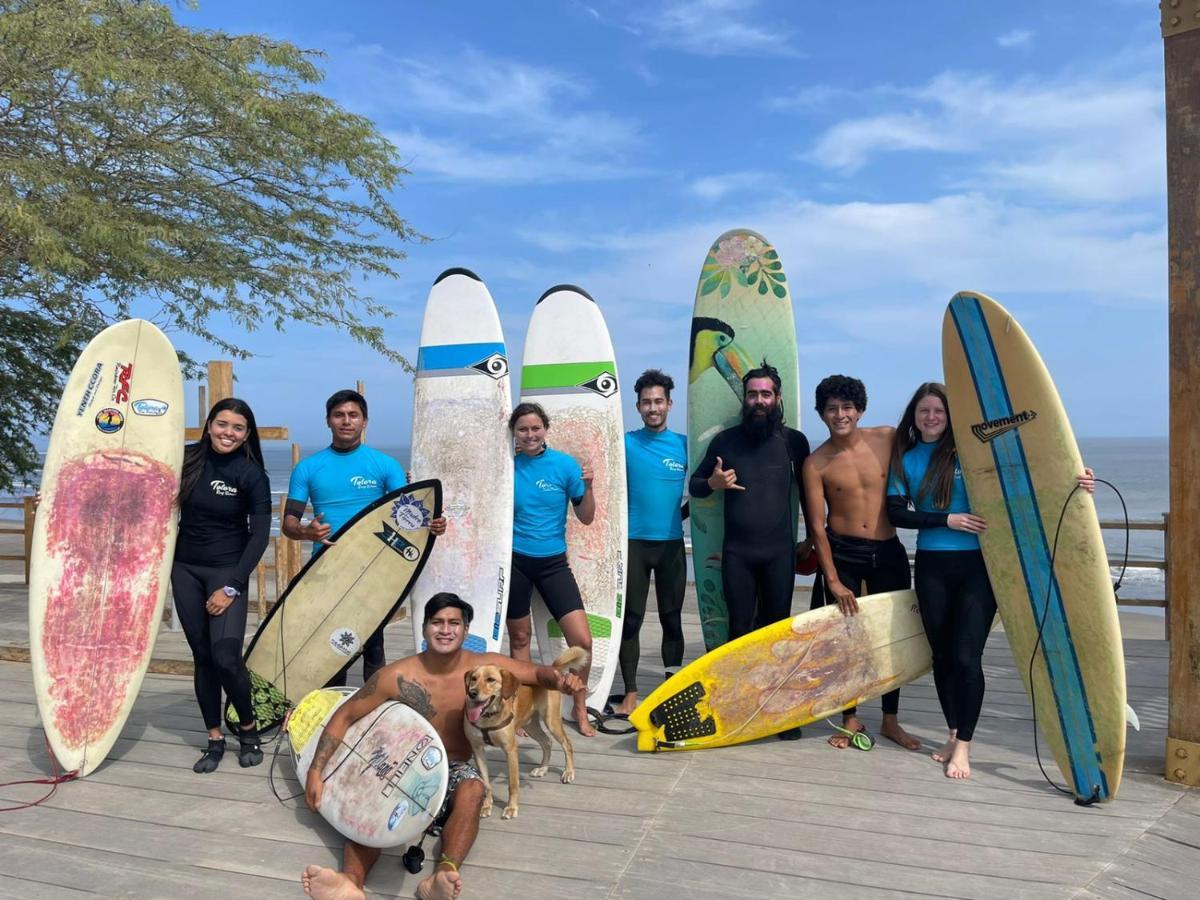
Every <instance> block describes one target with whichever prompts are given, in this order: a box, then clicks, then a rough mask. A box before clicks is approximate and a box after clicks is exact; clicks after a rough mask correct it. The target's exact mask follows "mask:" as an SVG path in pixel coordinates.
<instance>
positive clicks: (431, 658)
mask: <svg viewBox="0 0 1200 900" xmlns="http://www.w3.org/2000/svg"><path fill="white" fill-rule="evenodd" d="M473 614H474V613H473V610H472V609H471V605H470V604H469V603H467V602H466V601H465V600H462V599H460V598H459V596H458V595H457V594H451V593H440V594H435V595H434V596H433V597H431V598H430V599H429V602H428V603H427V604H426V605H425V622H424V637H425V641H426V643H427V649H426V650H424V651H423V652H421V653H418V654H417V655H416V656H408V657H405V658H404V659H401V660H398V661H397V662H394V663H392V664H391V665H389V666H385V667H384V668H382V669H380V670H379V671H378V672H376V673H375V674H374V675H372V676H371V679H370V680H369V681H368V682H367V683H366V684H364V685H363V686H362V687H361V688H360V689H359V690H358V692H357V693H356V694H355V695H354V696H353V697H351V698H350V699H349V700H347V701H346V702H345V703H344V704H342V706H341V708H340V709H338V711H337V712H336V713H334V714H333V716H332V718H330V720H329V724H328V725H326V726H325V730H324V732H322V734H321V739H320V741H319V742H318V743H317V749H316V752H315V754H314V755H313V761H312V766H311V768H310V769H309V770H308V782H307V784H306V785H305V799H306V800H307V801H308V805H309V807H311V808H312V809H313V810H314V811H317V810H319V809H320V808H321V794H322V793H323V791H324V789H325V783H324V782H323V781H322V780H321V774H322V772H323V771H324V769H325V765H326V764H327V763H328V762H329V758H330V757H331V756H332V755H333V752H334V751H335V750H336V749H337V748H338V745H339V744H340V743H341V741H342V738H343V737H345V734H346V729H347V728H349V727H350V725H351V724H352V723H354V722H356V721H358V720H359V719H361V718H362V717H363V716H366V715H369V714H370V713H371V711H372V710H374V709H375V708H377V707H378V706H379V705H380V704H382V703H384V702H386V701H388V700H399V701H401V702H402V703H406V704H408V705H409V706H411V707H412V708H413V709H415V710H416V711H417V712H419V713H420V714H421V715H423V716H424V717H425V718H426V719H428V720H429V721H430V722H431V723H433V727H434V729H435V730H436V731H437V733H438V735H439V736H440V737H441V739H442V743H443V744H444V745H445V747H446V758H447V761H448V762H449V765H450V785H449V789H448V790H447V792H446V801H445V805H444V806H443V807H442V813H443V814H446V813H447V812H448V814H449V818H447V820H446V824H445V826H444V828H443V829H442V853H441V856H440V857H438V861H437V864H436V865H435V867H434V871H433V874H432V875H430V876H429V877H428V878H426V879H425V880H424V881H422V882H421V883H420V884H419V885H418V886H417V890H416V895H417V897H419V898H422V900H451V898H454V897H457V896H458V895H459V893H460V892H461V891H462V886H463V879H462V874H461V873H460V872H459V868H460V867H461V866H462V864H463V861H464V860H465V859H466V856H467V852H468V851H469V850H470V849H471V846H472V845H473V844H474V843H475V836H476V835H477V834H478V833H479V811H480V809H481V808H482V806H483V797H484V785H483V782H482V781H481V780H480V777H479V772H478V771H476V769H475V767H474V766H473V765H472V764H471V745H470V744H469V743H468V742H467V736H466V734H464V733H463V726H462V722H463V709H464V707H465V706H466V703H467V691H466V684H465V682H464V681H463V676H464V675H465V674H466V672H467V670H468V669H471V668H473V667H475V666H479V665H485V664H490V665H497V666H501V667H503V668H505V669H507V670H508V671H510V672H512V673H513V674H514V675H516V676H517V677H518V678H519V679H520V680H521V683H522V684H540V685H542V686H543V687H546V688H550V689H551V690H558V691H564V692H566V693H573V692H575V691H579V690H582V688H583V683H582V682H581V681H580V680H579V678H578V677H577V676H575V675H574V674H572V673H570V672H559V671H557V670H556V669H553V668H551V667H550V666H535V665H533V664H532V663H528V662H524V661H522V660H518V659H512V658H510V657H508V656H501V655H500V654H498V653H472V652H471V651H469V650H464V649H463V641H464V640H466V636H467V626H468V625H470V623H471V618H472V616H473ZM440 817H441V816H439V818H440ZM379 854H380V851H379V850H378V849H377V848H374V847H364V846H363V845H362V844H356V843H355V842H354V841H346V845H345V848H344V850H343V854H342V870H341V871H340V872H339V871H335V870H334V869H330V868H326V867H324V866H316V865H311V866H308V867H307V868H306V869H305V870H304V872H303V874H302V875H301V876H300V881H301V883H302V884H303V885H304V892H305V893H306V894H308V895H309V896H310V897H315V898H317V900H358V898H362V897H363V896H364V894H363V884H364V882H365V881H366V879H367V873H368V872H370V871H371V867H372V866H373V865H375V861H376V860H378V859H379Z"/></svg>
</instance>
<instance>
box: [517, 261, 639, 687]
mask: <svg viewBox="0 0 1200 900" xmlns="http://www.w3.org/2000/svg"><path fill="white" fill-rule="evenodd" d="M521 399H522V400H523V401H531V402H534V403H540V404H541V405H542V407H543V408H544V409H545V410H546V413H547V415H549V417H550V433H549V438H548V443H549V445H550V446H551V447H553V448H554V449H556V450H561V451H562V452H564V453H568V454H570V455H571V456H573V457H574V458H575V460H576V461H577V462H579V463H580V464H583V463H585V462H587V463H590V464H591V466H592V472H593V480H592V491H593V493H594V494H595V498H596V518H595V520H594V521H593V522H592V524H591V525H581V524H580V523H579V521H578V520H577V519H576V518H575V515H574V513H572V512H568V513H567V558H568V560H569V561H570V565H571V571H572V572H573V573H574V574H575V580H576V581H577V582H578V584H579V592H580V593H581V594H582V595H583V605H584V610H585V611H586V612H587V617H588V625H589V627H590V629H591V633H592V669H591V675H590V677H589V679H588V705H589V706H592V707H595V708H597V709H600V708H603V706H604V703H605V701H606V700H607V698H608V691H609V688H611V687H612V682H613V676H614V675H615V674H616V670H617V654H618V653H619V652H620V649H621V622H622V619H623V617H624V613H625V543H626V539H627V537H628V533H629V532H628V524H627V522H626V515H627V504H626V496H625V434H624V426H623V423H622V419H621V394H620V390H619V389H618V382H617V363H616V354H615V353H614V352H613V345H612V340H611V338H610V337H609V334H608V326H607V325H606V324H605V322H604V316H603V315H601V313H600V308H599V306H597V305H596V302H595V301H594V300H593V299H592V298H591V297H590V296H589V295H588V294H586V293H585V292H584V291H582V290H580V289H579V288H577V287H573V286H571V285H560V286H559V287H554V288H551V289H550V290H548V291H546V293H545V294H543V295H542V298H541V299H540V300H538V302H537V306H535V307H534V310H533V317H532V318H531V319H530V321H529V331H528V332H527V333H526V335H525V358H524V362H523V365H522V367H521ZM533 622H534V633H535V634H536V635H537V642H538V651H539V653H540V654H541V658H542V662H543V663H544V664H546V665H550V664H551V663H552V662H553V660H554V659H555V657H557V656H558V655H559V654H560V653H562V651H563V650H565V649H566V647H567V644H566V641H565V640H563V637H562V632H561V631H559V629H558V623H557V622H555V621H554V618H553V617H552V616H551V615H550V613H549V611H548V610H547V609H546V604H545V603H543V602H542V599H541V597H539V596H537V594H536V593H535V594H534V598H533ZM568 705H569V704H568Z"/></svg>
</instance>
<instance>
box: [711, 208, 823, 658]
mask: <svg viewBox="0 0 1200 900" xmlns="http://www.w3.org/2000/svg"><path fill="white" fill-rule="evenodd" d="M764 359H765V360H766V361H767V362H768V363H770V364H771V365H772V366H774V367H775V368H776V369H778V370H779V377H780V381H781V387H780V390H781V393H782V398H783V411H784V422H785V423H786V424H787V425H789V426H790V427H792V428H799V427H800V402H799V401H800V397H799V390H800V372H799V366H798V364H797V354H796V324H795V321H794V320H793V318H792V297H791V293H790V292H789V290H788V281H787V277H786V276H785V275H784V272H783V263H782V262H780V259H779V254H778V253H777V252H776V251H775V248H774V247H772V246H771V244H770V243H769V242H768V241H767V239H766V238H764V237H763V236H762V235H760V234H756V233H755V232H753V231H748V230H746V229H737V230H735V231H727V232H725V233H724V234H723V235H721V236H720V237H719V238H717V239H716V240H715V241H714V242H713V245H712V246H711V247H710V248H709V250H708V255H707V256H705V258H704V265H703V267H702V268H701V269H700V283H699V285H698V286H697V288H696V303H695V306H694V307H693V312H692V335H691V342H690V344H689V347H688V391H687V394H688V397H687V399H688V465H689V466H691V467H692V469H693V470H695V468H696V466H697V465H699V463H700V461H701V460H702V459H704V455H705V453H706V452H707V451H708V445H709V443H710V442H711V441H712V439H713V438H714V437H716V436H717V435H718V434H719V433H720V432H722V431H724V430H725V429H726V428H731V427H732V426H734V425H736V424H738V422H740V421H741V411H742V377H743V376H744V375H745V374H746V373H747V372H748V371H750V370H751V369H753V368H755V367H757V366H759V365H761V363H762V361H763V360H764ZM799 501H800V493H799V485H793V491H792V505H793V509H794V510H797V509H798V508H799ZM689 509H690V515H689V517H688V521H689V523H690V527H691V533H692V565H693V568H694V570H695V573H696V598H697V603H698V605H699V608H700V625H701V628H702V630H703V633H704V646H705V648H706V649H708V650H713V649H715V648H716V647H719V646H721V645H722V644H724V643H725V642H726V641H727V640H728V639H729V612H728V610H727V608H726V606H725V592H724V590H723V589H722V586H721V548H722V544H723V543H724V540H725V501H724V498H723V496H722V492H720V491H717V492H714V493H713V494H712V495H711V496H709V497H705V498H703V499H697V498H695V497H693V498H692V499H691V500H690V502H689ZM794 515H795V514H794V513H793V519H794ZM793 531H795V529H793Z"/></svg>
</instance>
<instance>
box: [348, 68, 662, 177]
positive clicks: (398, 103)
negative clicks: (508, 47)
mask: <svg viewBox="0 0 1200 900" xmlns="http://www.w3.org/2000/svg"><path fill="white" fill-rule="evenodd" d="M353 59H354V62H353V65H352V66H351V67H350V68H351V71H346V72H341V73H339V80H340V81H341V82H342V83H343V84H345V83H347V82H354V83H355V85H363V84H386V85H388V89H387V90H386V91H375V92H372V93H371V94H364V95H361V96H360V97H358V98H357V99H359V100H360V101H361V102H359V103H352V104H351V105H352V106H354V107H355V108H358V109H365V111H367V112H368V114H370V115H372V116H373V117H374V118H375V119H376V120H378V121H379V122H380V123H381V124H382V125H383V126H384V128H385V130H386V131H387V132H388V133H389V137H390V138H391V139H392V140H393V141H394V142H395V143H396V145H397V146H398V147H399V148H400V152H401V154H402V155H403V156H404V157H405V158H406V159H411V168H412V170H413V172H414V174H415V175H417V176H418V177H419V176H421V175H429V174H431V175H434V176H437V177H440V178H446V179H454V180H464V181H472V182H491V183H496V184H526V183H557V182H562V181H567V180H578V181H592V180H606V179H614V178H628V177H636V176H639V175H642V174H645V170H644V169H641V168H638V167H635V166H631V165H630V164H629V162H628V159H627V154H629V153H630V152H631V151H633V150H634V149H635V148H636V147H638V146H639V144H640V143H641V140H642V137H641V132H640V127H639V125H638V124H637V123H636V122H635V121H634V120H632V119H629V118H627V117H625V116H621V115H616V114H613V113H609V112H607V111H605V110H602V109H593V108H589V106H588V103H589V98H590V96H591V92H592V90H591V85H590V84H589V83H587V82H586V81H583V80H581V79H579V78H577V77H575V76H573V75H571V74H570V73H567V72H564V71H561V70H558V69H554V68H550V67H546V66H538V65H531V64H528V63H523V62H515V61H512V60H507V59H500V58H496V57H492V56H488V55H485V54H483V53H480V52H478V51H477V50H474V49H471V48H467V49H464V50H461V51H458V52H454V53H448V54H445V55H443V56H436V57H434V56H430V57H415V56H396V55H393V54H390V53H388V52H387V51H386V50H384V49H383V48H380V47H378V46H360V47H358V48H356V51H355V54H354V57H353ZM358 90H361V88H358Z"/></svg>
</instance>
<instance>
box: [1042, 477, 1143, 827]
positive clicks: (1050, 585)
mask: <svg viewBox="0 0 1200 900" xmlns="http://www.w3.org/2000/svg"><path fill="white" fill-rule="evenodd" d="M1094 480H1095V482H1096V483H1097V484H1104V485H1108V486H1109V487H1110V488H1112V489H1113V492H1114V493H1115V494H1116V495H1117V498H1118V499H1119V500H1120V501H1121V512H1122V513H1123V514H1124V516H1125V557H1124V559H1123V560H1122V561H1121V574H1120V575H1118V576H1117V581H1116V583H1115V584H1114V585H1113V602H1114V603H1115V602H1116V597H1117V591H1119V590H1120V589H1121V583H1122V582H1123V581H1124V580H1125V571H1126V569H1128V568H1129V509H1128V507H1127V506H1126V505H1125V498H1124V497H1123V496H1121V492H1120V491H1119V490H1118V489H1117V486H1116V485H1115V484H1113V483H1112V482H1111V481H1105V480H1104V479H1102V478H1096V479H1094ZM1079 489H1080V488H1079V485H1078V484H1076V485H1075V487H1073V488H1072V489H1071V493H1069V494H1067V499H1066V500H1064V501H1063V505H1062V511H1061V512H1060V513H1059V514H1058V527H1057V528H1055V529H1054V546H1053V549H1052V550H1051V551H1050V578H1049V579H1048V580H1047V582H1046V599H1045V602H1044V603H1043V605H1042V617H1041V620H1040V621H1039V622H1038V630H1037V640H1036V641H1035V642H1034V644H1033V650H1032V652H1031V653H1030V654H1029V700H1030V704H1031V705H1032V707H1033V754H1034V756H1035V757H1036V758H1037V764H1038V768H1039V769H1040V770H1041V772H1042V777H1043V778H1045V779H1046V783H1047V784H1049V785H1050V786H1051V787H1052V788H1054V789H1055V790H1056V791H1059V792H1060V793H1063V794H1066V795H1067V796H1068V797H1074V796H1075V792H1074V791H1071V790H1068V789H1067V788H1065V787H1063V786H1062V785H1060V784H1057V783H1056V782H1055V781H1054V779H1052V778H1051V777H1050V776H1049V774H1047V772H1046V767H1045V765H1043V764H1042V754H1041V749H1040V747H1039V745H1038V726H1037V691H1036V689H1035V687H1034V681H1033V664H1034V662H1035V660H1036V659H1037V654H1038V649H1039V648H1040V647H1041V645H1042V631H1043V630H1044V629H1045V627H1046V616H1048V615H1049V613H1050V596H1051V592H1052V591H1053V589H1054V562H1055V560H1056V559H1057V558H1058V539H1059V536H1060V535H1061V534H1062V525H1063V520H1064V519H1065V518H1066V517H1067V508H1068V506H1069V505H1070V503H1071V498H1072V497H1074V496H1075V492H1076V491H1078V490H1079ZM1099 801H1100V787H1099V785H1097V786H1096V787H1095V788H1094V789H1093V790H1092V795H1091V796H1090V797H1088V798H1087V799H1086V800H1084V799H1082V798H1080V797H1075V805H1076V806H1091V805H1093V804H1094V803H1098V802H1099Z"/></svg>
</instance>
